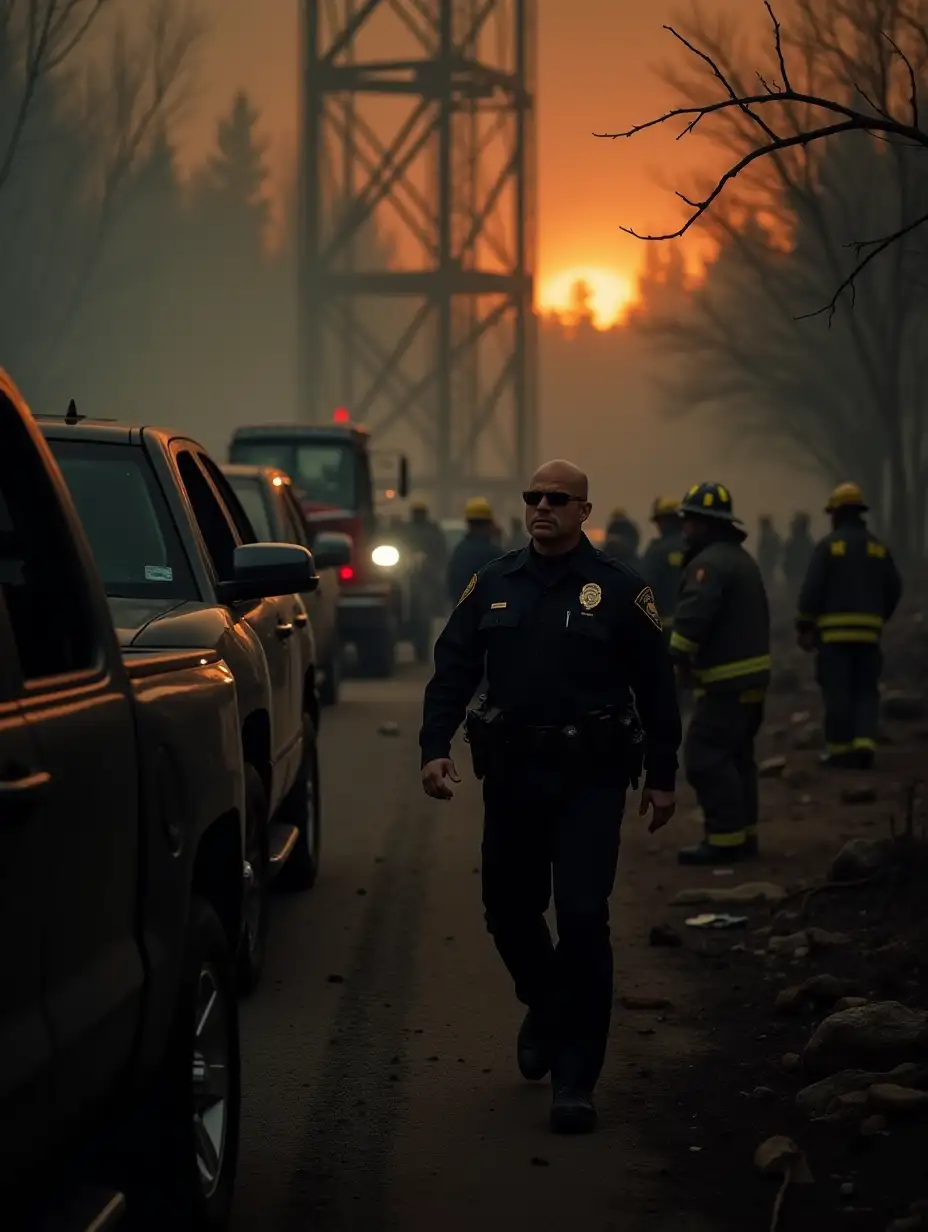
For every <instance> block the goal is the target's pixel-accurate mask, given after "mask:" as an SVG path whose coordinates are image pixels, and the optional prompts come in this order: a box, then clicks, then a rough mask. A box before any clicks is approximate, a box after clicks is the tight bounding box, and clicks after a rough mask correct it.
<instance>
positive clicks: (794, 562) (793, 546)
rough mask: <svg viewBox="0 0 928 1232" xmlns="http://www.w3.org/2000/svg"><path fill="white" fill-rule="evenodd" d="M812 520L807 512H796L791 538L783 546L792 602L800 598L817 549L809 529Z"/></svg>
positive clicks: (784, 571) (787, 582) (785, 573)
mask: <svg viewBox="0 0 928 1232" xmlns="http://www.w3.org/2000/svg"><path fill="white" fill-rule="evenodd" d="M811 522H812V519H811V518H810V517H809V515H808V514H807V513H804V512H802V511H800V512H798V513H794V514H793V520H792V522H790V526H789V538H788V539H787V540H786V543H785V545H784V547H783V574H784V576H785V577H786V584H787V586H788V587H789V597H790V602H791V603H795V602H797V600H798V598H799V588H800V587H801V586H802V582H803V579H804V578H805V576H806V571H807V569H808V568H809V562H810V561H811V559H812V553H813V552H814V551H815V540H814V539H813V538H812V533H811V531H810V530H809V526H810V525H811Z"/></svg>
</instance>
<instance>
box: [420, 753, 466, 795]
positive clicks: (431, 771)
mask: <svg viewBox="0 0 928 1232" xmlns="http://www.w3.org/2000/svg"><path fill="white" fill-rule="evenodd" d="M449 780H450V781H451V782H452V783H460V781H461V776H460V775H459V774H458V772H457V770H456V769H455V768H454V762H453V761H452V760H451V758H450V757H436V758H435V759H434V761H427V762H426V763H425V765H424V766H423V767H422V786H423V787H424V789H425V794H426V795H427V796H431V797H432V799H433V800H450V799H451V798H452V796H453V795H454V792H453V791H452V790H451V788H450V787H449V786H448V782H449Z"/></svg>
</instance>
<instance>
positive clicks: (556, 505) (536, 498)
mask: <svg viewBox="0 0 928 1232" xmlns="http://www.w3.org/2000/svg"><path fill="white" fill-rule="evenodd" d="M545 497H547V498H548V504H549V505H550V506H551V508H552V509H563V508H564V506H565V505H569V504H570V502H571V501H576V502H577V503H578V504H580V505H582V504H583V499H582V497H579V496H571V494H570V493H569V492H523V493H522V499H523V500H524V501H525V503H526V505H531V507H532V508H533V509H534V508H535V507H536V506H537V505H540V504H541V502H542V501H543V500H544V499H545Z"/></svg>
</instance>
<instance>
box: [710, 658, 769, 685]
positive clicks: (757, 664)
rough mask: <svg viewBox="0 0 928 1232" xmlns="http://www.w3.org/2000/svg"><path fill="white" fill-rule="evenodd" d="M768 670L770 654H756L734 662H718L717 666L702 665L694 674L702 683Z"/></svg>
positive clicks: (731, 678)
mask: <svg viewBox="0 0 928 1232" xmlns="http://www.w3.org/2000/svg"><path fill="white" fill-rule="evenodd" d="M769 671H770V655H769V654H765V655H757V657H756V658H754V659H739V660H738V661H737V662H735V663H720V664H719V665H718V667H704V668H703V669H702V670H701V671H697V673H696V675H697V676H698V677H699V679H700V680H701V681H702V683H703V684H712V682H713V681H716V680H737V679H738V677H739V676H753V675H754V673H755V672H769Z"/></svg>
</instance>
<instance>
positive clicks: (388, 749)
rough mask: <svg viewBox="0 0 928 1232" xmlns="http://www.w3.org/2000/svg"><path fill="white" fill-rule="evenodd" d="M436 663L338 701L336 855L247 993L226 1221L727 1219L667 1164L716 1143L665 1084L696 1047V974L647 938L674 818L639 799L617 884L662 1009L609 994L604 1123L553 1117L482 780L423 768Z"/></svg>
mask: <svg viewBox="0 0 928 1232" xmlns="http://www.w3.org/2000/svg"><path fill="white" fill-rule="evenodd" d="M423 683H424V676H423V674H422V672H421V671H419V670H417V669H414V668H412V667H406V668H404V669H402V671H401V674H400V675H399V676H398V677H397V679H395V680H393V681H389V682H383V683H370V682H360V681H358V682H351V683H349V684H348V685H347V686H346V688H345V693H344V701H343V702H342V704H340V705H339V706H338V707H337V708H336V709H334V710H330V711H328V712H326V715H325V721H324V730H323V745H324V754H325V760H324V773H325V786H324V801H325V840H324V842H325V856H324V869H325V871H324V875H323V876H322V878H321V880H320V882H319V884H318V886H317V887H316V889H315V890H314V891H313V892H312V894H310V895H308V896H303V897H296V898H291V899H278V900H277V902H276V912H275V921H274V927H273V932H272V941H271V955H270V962H269V969H268V972H267V979H266V982H265V984H264V986H263V987H262V988H261V989H260V990H259V992H258V993H257V995H256V996H255V998H254V999H253V1000H252V1001H251V1002H250V1003H249V1004H247V1005H246V1006H245V1007H244V1048H245V1058H246V1060H245V1083H246V1095H245V1101H244V1127H243V1143H242V1155H241V1165H240V1172H239V1186H238V1200H237V1210H236V1217H235V1220H234V1228H235V1229H236V1232H243V1230H245V1229H248V1230H252V1229H254V1230H256V1232H257V1230H258V1229H260V1230H261V1232H265V1230H267V1232H298V1230H299V1232H304V1230H306V1229H313V1230H314V1232H333V1230H335V1229H338V1230H342V1229H346V1230H347V1229H351V1230H355V1229H357V1230H358V1232H361V1230H362V1229H363V1230H364V1232H380V1230H381V1229H396V1230H397V1232H420V1230H421V1232H426V1230H428V1232H438V1230H441V1232H464V1230H465V1229H467V1230H468V1232H471V1230H472V1229H475V1228H479V1229H482V1230H483V1232H496V1229H500V1230H502V1229H508V1228H510V1227H512V1226H513V1221H516V1225H515V1226H519V1227H525V1228H531V1229H532V1230H533V1232H548V1230H550V1232H554V1230H555V1229H557V1230H558V1232H561V1230H562V1229H563V1228H564V1227H569V1226H571V1225H573V1226H574V1227H576V1228H577V1229H583V1232H606V1230H607V1229H613V1228H614V1229H622V1232H638V1230H639V1229H640V1230H641V1232H644V1230H645V1229H648V1232H662V1230H663V1229H666V1230H667V1232H671V1230H672V1232H703V1230H704V1229H709V1228H714V1227H715V1226H716V1225H715V1224H712V1223H708V1222H705V1221H704V1220H703V1219H702V1218H700V1217H699V1215H698V1214H696V1213H694V1212H693V1210H692V1208H691V1204H690V1203H689V1202H688V1201H687V1197H686V1192H685V1186H684V1185H682V1184H679V1183H678V1182H677V1181H676V1180H675V1175H676V1173H677V1172H678V1170H679V1167H680V1165H681V1164H684V1163H685V1161H686V1160H687V1156H688V1154H689V1153H690V1151H691V1148H699V1149H702V1146H703V1145H704V1144H703V1142H702V1139H701V1137H700V1129H699V1124H698V1115H696V1114H694V1115H692V1116H684V1115H683V1114H682V1113H681V1112H680V1110H679V1109H678V1108H677V1106H676V1096H675V1083H676V1082H677V1081H678V1078H677V1075H678V1074H679V1073H680V1071H681V1067H682V1069H683V1070H684V1071H685V1070H686V1068H687V1067H690V1066H696V1067H697V1068H698V1067H699V1065H700V1063H701V1061H702V1058H703V1057H704V1054H705V1045H704V1043H703V1039H702V1035H701V1032H700V1029H699V1026H700V1013H701V1004H700V996H699V988H698V983H697V979H698V972H694V973H692V976H691V975H690V974H688V973H687V972H686V971H685V970H681V969H680V968H679V965H678V964H673V963H667V962H666V961H660V960H661V959H662V958H663V957H664V955H666V951H663V952H662V951H658V950H655V949H652V948H649V945H648V932H649V929H650V927H651V926H652V925H653V924H654V923H656V922H659V921H660V920H661V919H662V918H663V916H664V907H663V904H664V902H665V899H666V893H665V889H668V888H669V883H668V886H667V887H662V882H663V881H664V880H666V876H665V874H670V875H674V873H675V869H674V866H673V863H672V849H673V845H674V838H673V837H671V838H669V839H667V840H664V842H663V843H662V844H660V845H659V844H657V843H656V842H655V841H654V840H653V839H651V838H649V837H648V836H647V834H646V833H645V831H644V827H643V825H642V824H641V823H640V822H639V820H638V818H637V816H636V815H635V814H634V813H632V814H630V815H629V817H628V818H627V820H626V824H625V831H624V833H625V843H624V849H623V855H622V860H621V868H620V876H619V879H618V884H617V888H616V892H615V896H614V900H613V901H614V909H613V915H614V928H615V933H616V936H617V946H616V948H617V974H616V995H617V998H618V997H620V996H621V995H622V994H626V995H627V994H633V993H638V994H646V995H647V996H649V997H666V998H667V999H668V1001H669V1002H671V1003H672V1004H671V1007H670V1008H667V1009H666V1010H663V1011H661V1012H659V1013H655V1012H654V1011H653V1010H652V1011H640V1010H639V1011H630V1010H624V1009H622V1008H621V1007H619V1006H617V1008H616V1016H615V1025H614V1030H613V1039H612V1046H611V1051H610V1056H609V1060H608V1062H607V1069H606V1072H605V1073H604V1075H603V1079H602V1082H601V1085H600V1088H599V1092H598V1103H599V1108H600V1113H601V1121H602V1129H601V1131H600V1132H599V1133H598V1134H597V1135H596V1136H594V1137H592V1138H583V1139H558V1138H554V1137H552V1135H551V1134H550V1133H549V1132H548V1129H547V1113H548V1105H549V1098H550V1096H549V1090H548V1087H547V1085H546V1084H539V1085H537V1086H530V1085H527V1084H525V1083H524V1082H523V1081H522V1080H521V1079H520V1078H519V1076H518V1072H517V1070H516V1068H515V1061H514V1036H515V1032H516V1030H517V1027H518V1023H519V1020H520V1012H519V1007H518V1006H517V1004H516V1002H515V1000H514V998H513V996H512V993H511V989H510V986H509V984H508V979H507V977H506V975H505V973H504V971H503V970H502V968H501V966H500V964H499V962H498V960H497V957H496V954H495V952H494V950H493V947H492V944H491V941H490V939H489V937H488V936H487V935H486V933H485V932H484V928H483V920H482V915H481V909H480V901H479V879H478V876H477V865H478V846H479V797H478V791H477V787H476V784H475V783H474V782H473V780H472V779H471V778H470V777H469V776H465V783H464V784H463V785H462V787H461V789H460V790H459V792H458V795H457V797H456V799H455V800H454V801H453V802H452V803H451V804H449V805H446V806H441V805H438V804H435V803H432V802H430V801H428V800H427V799H426V798H425V797H424V796H423V794H422V792H421V788H420V786H419V774H418V758H417V748H416V735H417V728H418V722H419V713H420V705H421V692H422V686H423ZM384 721H395V722H396V723H397V724H398V729H399V730H398V734H396V735H392V736H391V735H383V734H379V733H378V727H379V725H380V724H382V723H383V722H384ZM460 760H461V763H462V764H465V757H464V756H463V754H462V755H461V759H460ZM678 837H679V836H678Z"/></svg>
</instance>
